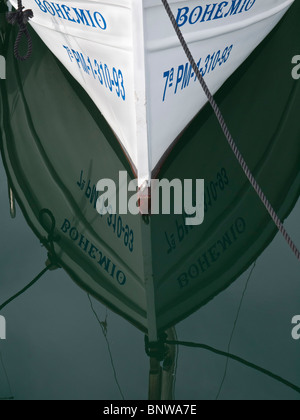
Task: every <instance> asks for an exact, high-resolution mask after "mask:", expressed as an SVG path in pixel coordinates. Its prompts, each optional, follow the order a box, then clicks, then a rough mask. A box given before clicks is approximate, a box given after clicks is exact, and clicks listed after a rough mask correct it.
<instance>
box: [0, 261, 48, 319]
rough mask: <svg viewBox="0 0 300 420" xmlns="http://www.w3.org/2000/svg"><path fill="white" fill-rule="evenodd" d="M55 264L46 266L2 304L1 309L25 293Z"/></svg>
mask: <svg viewBox="0 0 300 420" xmlns="http://www.w3.org/2000/svg"><path fill="white" fill-rule="evenodd" d="M52 267H53V266H52V265H51V264H50V265H49V266H48V267H45V268H44V269H43V270H42V271H41V272H40V273H39V274H38V275H37V276H36V277H35V278H34V279H33V280H32V281H31V282H30V283H29V284H28V285H27V286H25V287H24V288H23V289H22V290H20V291H19V292H18V293H16V294H15V295H14V296H12V297H11V298H9V299H8V300H7V301H6V302H4V303H3V304H2V305H1V306H0V311H2V309H4V308H5V307H6V306H7V305H8V304H9V303H11V302H12V301H13V300H15V299H17V298H18V297H19V296H21V295H22V294H23V293H25V292H26V291H27V290H28V289H30V288H31V287H32V286H33V285H34V284H35V283H36V282H37V281H38V280H39V279H40V278H41V277H43V275H44V274H45V273H46V272H47V271H48V270H50V269H51V268H52Z"/></svg>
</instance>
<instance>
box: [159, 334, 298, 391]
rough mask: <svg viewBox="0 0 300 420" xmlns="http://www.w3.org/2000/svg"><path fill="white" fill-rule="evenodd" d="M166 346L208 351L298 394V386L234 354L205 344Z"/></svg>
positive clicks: (172, 342)
mask: <svg viewBox="0 0 300 420" xmlns="http://www.w3.org/2000/svg"><path fill="white" fill-rule="evenodd" d="M166 344H169V345H171V346H175V345H177V346H184V347H191V348H198V349H202V350H207V351H210V352H211V353H214V354H217V355H218V356H223V357H228V358H229V359H232V360H234V361H235V362H238V363H241V364H242V365H244V366H247V367H249V368H251V369H254V370H256V371H258V372H260V373H262V374H263V375H266V376H268V377H270V378H272V379H274V380H275V381H277V382H280V383H282V384H283V385H285V386H287V387H288V388H290V389H292V390H293V391H295V392H297V393H298V394H300V387H299V386H297V385H295V384H293V383H291V382H289V381H287V380H286V379H283V378H282V377H281V376H278V375H276V374H274V373H273V372H271V371H269V370H267V369H264V368H262V367H260V366H257V365H255V364H254V363H251V362H248V361H247V360H245V359H243V358H241V357H239V356H235V355H234V354H231V353H227V352H225V351H221V350H218V349H215V348H213V347H211V346H207V345H205V344H197V343H190V342H186V341H166Z"/></svg>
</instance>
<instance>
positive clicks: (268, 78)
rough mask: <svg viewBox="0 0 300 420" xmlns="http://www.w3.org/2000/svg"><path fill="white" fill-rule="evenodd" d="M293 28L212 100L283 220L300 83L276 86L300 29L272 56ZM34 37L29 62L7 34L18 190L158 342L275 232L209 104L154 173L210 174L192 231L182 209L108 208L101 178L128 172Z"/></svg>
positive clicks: (79, 93) (83, 280) (294, 185)
mask: <svg viewBox="0 0 300 420" xmlns="http://www.w3.org/2000/svg"><path fill="white" fill-rule="evenodd" d="M284 25H285V23H283V24H282V25H281V26H280V28H279V29H278V30H277V31H276V32H275V33H274V34H272V36H271V37H270V38H269V39H268V40H267V41H266V42H265V43H264V44H263V46H261V47H260V49H259V50H258V51H257V52H255V53H254V55H253V56H252V57H250V59H249V60H248V61H247V62H246V63H245V64H244V65H243V66H242V68H240V69H239V70H238V72H237V73H236V74H235V75H234V76H233V77H232V78H231V79H230V80H229V81H228V82H227V84H226V85H225V86H224V87H223V88H222V90H221V91H220V92H219V94H218V98H217V99H218V102H219V103H220V105H221V108H222V110H223V112H224V114H225V117H226V119H227V121H228V124H229V126H230V127H231V129H232V131H233V134H234V135H235V136H236V137H237V138H238V143H239V146H240V148H241V151H242V153H243V154H244V156H245V158H246V160H247V161H248V163H249V165H250V167H251V168H252V170H253V172H254V174H255V176H256V178H257V180H258V181H259V183H260V184H261V185H262V187H263V189H264V190H265V193H266V195H267V196H268V198H269V199H270V201H271V202H272V204H273V205H274V207H275V208H276V210H277V211H278V213H279V215H280V217H281V218H282V219H284V218H285V217H287V215H288V214H289V212H290V211H291V209H292V208H293V205H294V204H295V202H296V200H297V198H298V197H299V168H300V166H299V162H300V148H299V127H298V126H297V124H296V122H297V118H298V109H299V105H300V92H299V84H296V83H295V82H294V81H293V80H292V78H291V77H290V78H289V77H286V78H285V80H284V82H283V83H281V84H278V83H277V81H278V74H283V73H284V72H285V71H286V68H287V63H290V54H291V51H294V50H293V48H294V47H295V46H296V39H298V37H297V34H298V31H299V28H298V27H297V26H295V27H293V28H292V29H291V32H295V34H293V33H291V34H290V45H289V46H288V47H289V48H287V50H288V49H289V51H286V52H282V54H283V55H284V56H285V55H286V57H283V58H282V60H281V61H280V62H277V68H276V71H274V66H273V63H272V59H270V57H272V54H275V53H276V45H277V43H278V39H280V36H281V31H283V30H284ZM298 35H299V34H298ZM32 36H33V41H34V44H33V46H34V53H33V56H32V58H31V60H29V61H28V62H25V63H21V64H19V63H18V62H16V60H14V59H13V57H12V54H13V53H12V51H13V47H12V42H13V39H14V38H15V35H14V36H13V37H11V39H10V45H9V48H8V51H9V52H8V57H7V74H9V77H8V78H7V81H6V84H5V85H4V84H3V85H2V105H3V106H2V156H3V161H4V164H5V168H6V172H7V175H8V179H9V182H10V185H11V186H12V189H13V191H14V194H15V196H16V197H17V200H18V203H19V205H20V207H21V209H22V211H23V214H24V216H25V218H26V220H27V222H28V224H29V225H30V226H31V228H32V230H33V231H34V233H35V234H36V235H37V236H38V237H39V238H40V239H41V240H42V241H43V243H44V244H46V245H47V246H48V249H49V251H50V253H51V252H52V256H53V254H54V255H55V256H56V258H57V259H58V261H57V262H59V265H60V266H62V267H63V269H64V270H66V272H67V273H68V274H69V275H70V277H71V278H72V279H73V280H74V281H75V282H76V283H77V284H78V285H79V286H81V287H82V288H83V289H84V290H86V291H87V292H88V293H90V294H91V295H93V296H94V297H95V298H97V299H98V300H100V301H101V302H103V303H104V304H105V305H107V306H108V307H109V308H110V309H112V310H113V311H115V312H117V313H118V314H120V315H121V316H123V317H124V318H126V319H127V320H128V321H130V322H131V323H132V324H134V325H135V326H136V327H137V328H139V329H140V330H141V331H143V332H144V333H145V334H147V335H148V337H149V340H150V342H155V341H157V340H158V338H159V336H160V335H161V333H163V332H164V331H166V330H167V329H168V328H170V327H172V326H174V325H176V323H178V322H179V321H180V320H182V319H184V318H185V317H187V316H188V315H190V314H191V313H193V312H194V311H196V310H197V309H198V308H200V307H201V306H203V305H204V304H205V303H207V302H208V301H209V300H211V299H213V298H214V297H215V296H216V295H217V294H219V293H220V292H221V291H223V290H224V289H225V288H227V287H228V286H229V285H230V284H231V283H232V282H233V281H234V280H235V279H236V278H237V277H238V276H240V275H241V274H242V273H243V272H244V271H245V270H246V269H247V268H248V267H249V266H250V265H251V263H253V262H254V261H255V260H256V259H257V257H258V256H259V255H260V253H261V252H262V251H263V250H264V249H265V248H266V247H267V246H268V244H269V243H270V242H271V241H272V239H273V238H274V236H275V234H276V233H277V230H276V227H275V226H274V224H273V222H272V221H271V219H270V217H269V215H268V213H267V212H266V210H265V208H264V207H263V205H262V204H261V202H260V200H259V198H258V197H257V196H256V194H255V192H254V191H253V190H252V187H251V186H250V185H249V183H248V181H247V179H246V178H245V176H244V174H243V172H242V170H241V168H240V166H239V164H238V163H237V162H236V159H235V157H234V156H233V154H232V151H231V150H230V149H229V147H228V145H227V143H226V141H225V139H224V138H223V134H222V132H221V130H220V128H219V126H218V124H217V122H216V120H215V117H214V115H213V114H212V112H211V111H210V109H209V108H208V107H207V108H205V109H204V110H203V111H202V112H201V113H200V114H199V115H198V116H197V117H196V118H195V119H194V120H193V122H192V123H191V124H190V126H189V127H188V129H187V130H186V131H185V132H184V133H183V135H182V137H181V139H180V140H179V142H178V143H177V145H176V146H175V148H174V149H173V150H172V152H171V154H170V155H169V156H168V158H167V160H166V162H165V164H164V165H163V166H162V168H161V170H160V172H159V174H158V177H159V178H160V179H162V178H166V179H169V180H173V179H180V180H182V181H183V180H184V179H193V180H195V179H204V180H205V220H204V223H203V224H202V225H200V226H193V227H190V226H186V225H185V222H184V218H185V216H184V215H182V216H181V215H174V214H173V215H172V214H171V215H152V216H150V217H149V218H145V217H143V216H141V215H136V216H134V215H131V214H127V215H123V214H122V215H119V214H116V215H110V214H107V215H105V216H101V215H99V214H98V213H97V211H96V201H97V197H98V195H97V191H96V184H97V182H98V181H99V180H101V179H104V178H105V179H111V180H113V181H115V183H116V185H118V180H119V173H120V172H121V171H126V172H127V173H128V178H129V179H133V178H134V175H133V172H132V170H131V167H130V165H129V163H128V162H127V160H126V158H125V156H124V155H123V153H122V150H121V148H120V146H119V144H118V141H117V140H116V138H115V136H114V134H113V132H112V131H111V129H110V128H109V126H108V124H107V123H106V122H105V120H104V118H103V117H102V116H101V115H100V113H99V111H98V110H97V109H96V107H95V106H94V105H93V103H92V102H91V101H90V99H89V98H88V96H87V95H86V94H85V92H84V91H83V90H82V89H81V88H80V87H79V86H78V85H77V83H76V82H75V81H74V80H73V79H71V77H70V76H69V75H68V73H67V72H66V70H65V69H64V68H63V67H62V66H61V65H60V64H59V63H58V61H57V60H56V59H55V58H54V57H53V55H52V54H51V53H50V52H49V51H48V50H47V49H46V47H45V46H44V45H43V43H42V42H41V41H40V40H39V38H38V37H37V36H36V35H34V33H32ZM293 44H295V45H293ZM284 58H287V60H285V59H284ZM262 69H263V71H262ZM274 86H276V89H274ZM241 92H242V95H241ZM49 234H50V237H49ZM45 238H48V239H50V242H48V243H47V242H46V241H45ZM52 241H53V243H52ZM52 245H53V246H54V251H55V252H53V248H52Z"/></svg>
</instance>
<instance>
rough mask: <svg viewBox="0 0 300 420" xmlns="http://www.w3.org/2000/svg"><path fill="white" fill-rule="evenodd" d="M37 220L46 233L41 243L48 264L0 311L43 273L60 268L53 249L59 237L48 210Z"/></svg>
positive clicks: (5, 304) (3, 305)
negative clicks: (45, 252)
mask: <svg viewBox="0 0 300 420" xmlns="http://www.w3.org/2000/svg"><path fill="white" fill-rule="evenodd" d="M45 216H48V218H49V220H50V225H49V222H48V223H47V221H46V219H45ZM39 219H40V222H41V225H42V226H43V228H44V229H45V230H46V232H48V236H47V238H42V239H41V243H42V245H43V246H45V247H46V248H47V249H48V251H49V252H48V259H49V264H47V266H46V267H45V268H44V269H43V270H42V271H41V272H40V273H39V274H38V275H37V276H36V277H35V278H34V279H33V280H32V281H31V282H30V283H29V284H28V285H27V286H25V287H24V288H23V289H22V290H20V291H19V292H18V293H16V294H15V295H13V296H12V297H11V298H9V299H8V300H7V301H5V302H4V303H3V304H2V305H1V306H0V311H2V309H4V308H5V307H6V306H7V305H8V304H9V303H11V302H12V301H14V300H15V299H17V298H18V297H19V296H21V295H23V293H25V292H26V291H27V290H28V289H30V288H31V287H32V286H33V285H34V284H35V283H36V282H37V281H38V280H39V279H40V278H41V277H43V275H44V274H45V273H47V271H49V270H52V269H56V268H60V266H59V260H58V258H57V256H56V253H55V249H54V241H59V239H60V238H59V236H55V226H56V222H55V218H54V216H53V214H52V212H51V211H50V210H48V209H43V210H41V211H40V213H39Z"/></svg>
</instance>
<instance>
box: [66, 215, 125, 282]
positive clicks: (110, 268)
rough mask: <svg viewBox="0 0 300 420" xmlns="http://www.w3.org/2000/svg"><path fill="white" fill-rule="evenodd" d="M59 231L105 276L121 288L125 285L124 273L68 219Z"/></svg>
mask: <svg viewBox="0 0 300 420" xmlns="http://www.w3.org/2000/svg"><path fill="white" fill-rule="evenodd" d="M60 229H61V231H62V232H63V233H64V234H65V235H66V236H69V238H70V239H71V240H72V241H73V242H74V243H76V244H77V245H78V247H79V248H80V249H81V250H82V251H84V252H85V253H86V254H87V255H88V257H89V258H90V259H92V260H95V261H96V262H97V263H98V264H99V266H100V267H101V269H102V270H103V271H105V272H106V274H108V275H109V276H110V277H112V278H113V279H114V280H116V281H117V282H118V283H119V284H120V285H121V286H124V285H125V284H126V281H127V277H126V275H125V273H124V272H123V271H122V270H121V269H119V268H118V267H117V265H116V264H114V262H113V261H112V260H111V259H110V258H108V257H107V256H106V255H105V254H104V252H103V251H101V250H100V249H98V248H97V247H96V246H95V245H94V244H93V243H92V242H91V241H90V240H88V239H87V238H86V237H85V236H84V235H82V234H81V233H80V232H79V231H78V229H77V228H76V227H75V226H72V224H71V222H70V221H69V220H68V219H65V221H64V222H63V224H62V226H61V228H60Z"/></svg>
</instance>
